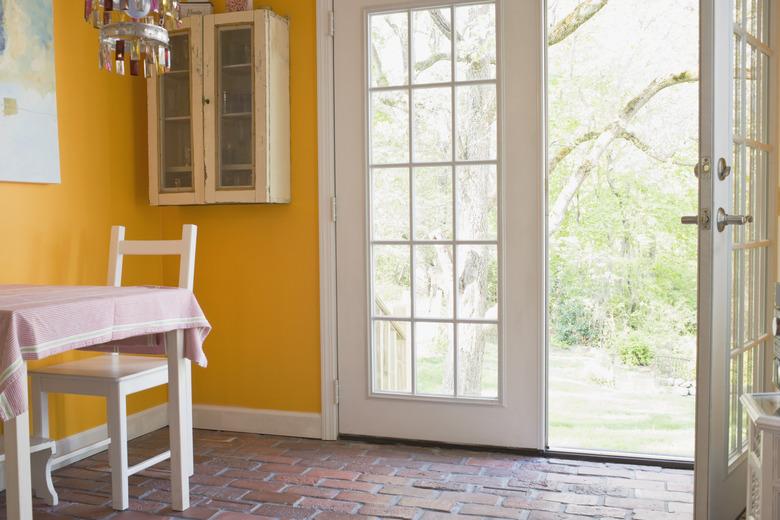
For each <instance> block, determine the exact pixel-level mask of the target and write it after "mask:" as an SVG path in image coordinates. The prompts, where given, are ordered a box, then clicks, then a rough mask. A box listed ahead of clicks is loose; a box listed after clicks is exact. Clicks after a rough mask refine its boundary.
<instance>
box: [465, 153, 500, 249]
mask: <svg viewBox="0 0 780 520" xmlns="http://www.w3.org/2000/svg"><path fill="white" fill-rule="evenodd" d="M455 185H456V188H457V194H456V196H457V212H456V215H457V228H458V229H457V237H458V240H495V239H496V238H497V237H498V190H497V188H498V183H497V176H496V167H495V165H490V164H487V165H469V166H458V168H457V179H456V183H455Z"/></svg>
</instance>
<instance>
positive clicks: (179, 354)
mask: <svg viewBox="0 0 780 520" xmlns="http://www.w3.org/2000/svg"><path fill="white" fill-rule="evenodd" d="M165 345H166V349H167V354H168V428H169V430H170V438H171V500H172V504H171V508H172V509H173V510H174V511H184V510H186V509H189V507H190V478H189V464H188V459H189V458H190V457H191V456H190V455H189V454H188V452H189V450H191V446H192V441H190V442H187V437H188V436H189V438H190V439H192V426H191V425H192V421H191V420H190V419H189V414H191V413H192V409H191V408H190V409H188V408H187V401H188V399H187V395H188V394H187V389H186V383H187V373H186V372H187V370H186V360H185V358H184V334H183V332H182V331H180V330H177V331H173V332H168V333H166V334H165Z"/></svg>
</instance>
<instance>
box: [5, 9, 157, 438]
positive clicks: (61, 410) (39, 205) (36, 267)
mask: <svg viewBox="0 0 780 520" xmlns="http://www.w3.org/2000/svg"><path fill="white" fill-rule="evenodd" d="M54 12H55V16H54V38H55V48H56V67H57V101H58V103H57V104H58V111H59V133H60V150H61V151H60V158H61V174H62V184H59V185H32V184H16V183H0V236H1V237H3V244H4V245H3V248H2V252H0V283H35V284H104V283H105V280H106V266H107V258H108V239H109V233H110V227H111V225H112V224H124V225H126V226H127V227H128V235H129V237H130V238H133V237H141V236H142V237H151V238H155V237H158V236H159V235H160V226H161V224H160V211H159V210H158V209H156V208H150V207H149V205H148V204H147V201H146V199H147V195H146V193H147V192H146V186H147V181H146V174H145V171H146V165H147V160H146V123H145V110H146V109H145V103H146V96H145V83H144V82H143V80H139V79H130V78H121V77H117V76H116V75H114V74H109V73H106V72H102V71H100V70H98V67H97V32H96V31H95V30H94V29H93V28H92V27H91V26H89V25H88V24H86V23H85V22H84V20H83V18H82V16H83V4H82V5H81V6H80V5H79V4H78V3H77V2H74V1H73V0H54ZM0 160H1V159H0ZM126 281H127V282H130V283H160V282H161V281H162V263H161V262H160V261H159V260H157V261H155V260H148V261H147V260H144V261H136V260H134V261H132V262H131V263H130V264H128V268H127V277H126ZM73 355H75V354H71V355H70V356H73ZM81 355H83V354H81ZM60 359H61V358H60ZM163 395H164V393H163V392H161V391H156V392H153V393H152V395H149V394H147V395H144V396H140V398H136V399H133V400H131V402H130V405H129V406H130V411H131V412H134V411H138V410H139V409H142V408H144V407H147V406H149V405H151V404H156V403H157V402H160V401H161V399H162V397H163ZM51 404H52V430H53V434H54V436H55V437H57V438H60V437H63V436H65V435H70V434H73V433H76V432H78V431H80V430H83V429H86V428H91V427H94V426H97V425H98V424H101V423H103V422H105V412H104V409H105V405H104V404H103V403H102V401H100V400H97V399H91V398H78V397H75V396H68V397H67V398H64V397H61V396H57V397H53V398H52V401H51Z"/></svg>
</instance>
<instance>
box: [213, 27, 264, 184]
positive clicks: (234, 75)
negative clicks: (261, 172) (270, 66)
mask: <svg viewBox="0 0 780 520" xmlns="http://www.w3.org/2000/svg"><path fill="white" fill-rule="evenodd" d="M252 30H253V27H252V25H251V24H245V25H228V26H223V27H219V28H218V30H217V42H218V47H217V60H218V65H217V94H218V95H219V106H218V121H217V126H218V129H217V133H218V135H217V142H218V147H217V150H218V153H219V163H218V164H219V166H218V168H219V172H218V176H217V186H216V188H217V189H218V190H220V189H222V190H224V189H228V190H235V189H239V190H241V189H248V190H252V189H254V186H255V156H254V155H255V147H254V99H253V98H254V96H253V88H252V86H253V84H254V68H253V66H252V64H253V35H252Z"/></svg>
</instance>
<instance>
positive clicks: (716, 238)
mask: <svg viewBox="0 0 780 520" xmlns="http://www.w3.org/2000/svg"><path fill="white" fill-rule="evenodd" d="M772 3H773V2H770V0H702V2H701V125H700V154H701V158H700V162H699V167H698V174H699V186H700V194H699V215H698V219H695V218H694V219H689V220H688V221H689V222H693V221H697V222H696V223H697V224H698V226H699V318H698V320H699V343H698V344H699V347H698V367H697V368H698V376H697V409H696V431H697V433H696V482H695V492H696V503H695V516H696V518H697V519H701V520H704V519H714V520H718V519H724V520H733V519H735V518H736V517H737V516H738V515H739V514H740V513H741V512H742V511H743V510H744V509H745V503H746V490H747V488H748V484H747V482H746V469H745V466H746V463H745V460H744V459H745V451H746V448H747V443H748V439H747V417H746V414H745V411H744V409H743V408H742V405H741V403H740V400H739V398H740V396H741V395H742V394H745V393H750V392H753V391H761V390H762V389H769V388H770V385H771V379H770V377H769V375H768V374H769V367H770V366H771V363H770V358H769V356H770V355H771V347H770V345H771V318H772V309H773V305H772V301H773V296H774V291H773V290H772V287H773V286H774V280H775V272H776V265H775V263H776V259H775V256H776V255H775V251H774V248H775V245H776V240H775V227H776V226H775V222H776V213H775V206H774V192H775V186H776V183H777V180H776V173H775V172H776V168H777V164H776V157H775V146H774V142H775V141H774V140H775V139H776V132H775V128H774V120H775V117H774V115H773V113H774V112H775V111H776V110H777V108H776V106H775V105H774V103H771V100H772V99H774V97H772V96H770V92H774V88H775V70H776V66H775V59H776V58H775V56H774V54H773V52H772V42H773V39H774V37H773V35H774V34H776V32H775V31H774V25H775V24H774V22H773V16H776V14H774V13H775V12H776V11H775V9H770V7H774V6H773V5H771V4H772ZM770 14H772V16H770Z"/></svg>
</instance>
